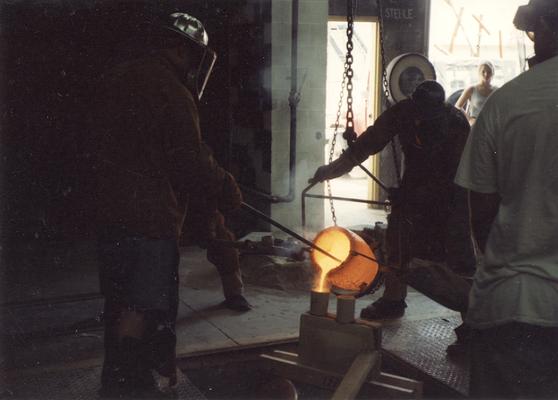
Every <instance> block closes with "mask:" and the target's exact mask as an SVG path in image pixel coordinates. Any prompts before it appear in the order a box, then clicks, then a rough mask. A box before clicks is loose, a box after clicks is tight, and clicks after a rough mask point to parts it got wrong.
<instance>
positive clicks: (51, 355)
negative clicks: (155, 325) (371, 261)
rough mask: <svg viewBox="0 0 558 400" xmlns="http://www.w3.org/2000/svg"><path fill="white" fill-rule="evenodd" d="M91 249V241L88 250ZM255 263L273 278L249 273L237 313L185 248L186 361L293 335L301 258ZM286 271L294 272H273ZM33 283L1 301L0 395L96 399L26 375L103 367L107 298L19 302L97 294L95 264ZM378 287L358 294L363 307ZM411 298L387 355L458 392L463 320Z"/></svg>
mask: <svg viewBox="0 0 558 400" xmlns="http://www.w3.org/2000/svg"><path fill="white" fill-rule="evenodd" d="M87 249H88V247H87V246H85V247H84V249H83V252H87V251H88V250H87ZM89 250H90V248H89ZM252 263H253V264H256V268H254V266H253V265H252V267H251V268H250V270H251V271H254V270H257V271H259V272H258V274H259V275H258V280H259V281H260V282H263V284H264V285H267V286H261V285H257V286H256V285H255V284H253V283H251V281H252V280H253V278H250V279H247V281H248V283H247V284H246V289H245V294H246V297H247V298H248V300H249V301H250V302H251V304H252V305H253V306H254V308H253V310H251V311H249V312H246V313H238V312H234V311H231V310H228V309H226V308H223V307H222V306H221V305H220V303H221V301H222V294H221V286H220V282H219V278H218V275H217V273H216V270H215V268H214V267H213V266H212V265H211V264H209V263H208V262H207V261H206V260H205V253H204V251H203V250H200V249H198V248H197V247H185V248H183V249H182V254H181V264H180V279H181V283H180V309H179V316H178V323H177V334H178V348H177V351H178V355H179V357H180V358H181V359H187V358H188V357H193V356H199V355H203V354H212V353H216V352H219V351H224V350H234V349H248V348H254V347H258V346H265V345H273V344H281V343H285V342H295V341H296V339H297V337H298V326H299V318H300V314H301V313H304V312H306V311H308V309H309V292H308V290H307V289H305V288H304V286H303V285H301V284H300V282H295V281H293V280H296V279H297V278H296V276H297V275H296V274H294V275H293V269H295V270H297V269H300V268H298V266H297V264H296V263H295V264H294V266H293V265H291V264H289V265H281V264H277V263H270V260H269V259H267V258H266V257H261V258H259V259H256V260H252ZM287 269H288V270H290V272H289V273H290V274H291V275H290V278H289V277H287V278H285V279H283V280H281V279H277V276H280V275H282V274H283V272H282V271H283V270H287ZM247 270H248V268H247ZM266 274H268V275H273V279H266V278H265V277H266ZM293 277H294V278H293ZM36 282H37V283H36V284H35V287H24V286H23V285H22V286H21V287H14V288H12V289H13V292H12V293H11V294H10V293H9V292H10V291H9V290H7V292H6V293H5V294H6V295H7V296H6V297H5V298H10V299H11V303H12V305H11V306H8V307H3V308H2V309H1V314H0V315H1V318H2V327H3V328H2V331H3V334H2V338H3V351H2V358H1V359H0V361H1V367H2V371H1V372H2V373H1V374H0V379H2V380H3V381H2V382H0V384H1V386H0V389H1V390H0V398H4V397H7V398H13V399H15V398H26V399H27V398H37V399H43V398H45V399H46V398H53V399H58V398H78V397H79V398H90V397H88V396H77V397H76V396H75V392H73V393H74V394H72V395H68V393H66V394H65V395H64V394H63V393H65V392H64V390H68V389H67V388H66V389H64V388H62V387H55V388H54V389H52V392H48V391H46V389H45V387H44V384H40V385H39V384H37V385H36V386H33V384H29V381H28V380H26V376H30V375H32V376H34V377H38V376H41V374H43V375H44V374H51V375H52V374H54V376H56V374H59V375H60V376H66V378H67V377H68V376H69V375H68V373H70V372H72V373H75V371H76V370H79V368H90V369H91V368H97V370H96V371H98V366H100V365H101V362H102V330H101V329H100V325H99V323H98V321H96V320H95V318H96V317H97V316H98V315H99V313H100V311H101V310H102V302H101V299H99V298H96V297H92V298H87V297H85V298H83V299H81V300H80V301H73V302H60V303H54V304H45V303H44V302H39V303H36V304H34V303H29V302H23V303H18V300H19V301H21V300H22V298H23V297H25V295H26V293H27V295H29V294H33V293H34V294H39V297H42V298H48V297H55V296H56V295H58V296H60V294H61V293H62V294H64V293H65V294H77V293H94V292H96V291H97V278H96V270H95V269H94V268H93V266H89V267H87V268H86V269H85V270H82V271H81V272H80V274H79V276H72V274H69V273H67V271H66V273H64V274H63V275H60V276H57V274H56V272H55V271H53V273H52V274H50V275H49V276H46V277H45V279H43V280H41V281H36ZM270 286H273V287H270ZM380 292H381V290H380ZM379 294H380V293H376V294H375V295H369V296H365V297H363V298H360V299H358V300H357V305H356V308H357V310H356V311H357V313H359V312H360V309H362V308H363V307H365V306H366V305H367V304H369V303H370V302H371V300H373V299H374V298H377V297H378V296H379ZM8 296H10V297H8ZM18 297H21V298H20V299H18ZM407 303H408V308H407V311H406V313H405V315H404V316H403V317H402V318H401V319H398V320H394V321H390V322H386V324H385V329H384V350H385V352H386V360H387V359H391V360H392V361H394V360H395V361H397V362H400V363H402V364H401V365H407V366H409V365H411V367H410V369H408V373H409V374H410V375H412V377H415V378H421V377H422V378H424V376H426V375H428V377H427V379H433V380H434V381H440V382H441V383H442V384H447V385H449V386H452V385H453V388H452V389H451V390H453V392H452V391H451V390H450V392H449V393H455V395H456V396H458V395H463V394H466V391H467V388H466V378H467V377H466V366H463V364H459V363H458V364H455V362H454V361H452V360H449V359H448V358H447V357H446V355H445V351H444V350H445V346H446V345H447V344H449V343H451V342H452V341H453V340H454V336H453V331H452V329H453V328H454V327H455V326H457V325H458V324H459V323H460V319H459V315H458V314H456V313H455V312H453V311H451V310H448V309H446V308H444V307H442V306H440V305H438V304H436V303H434V302H432V301H431V300H429V299H428V298H426V297H424V296H423V295H421V294H420V293H417V292H415V291H413V290H411V291H410V293H409V296H408V298H407ZM330 311H334V301H332V302H330ZM421 338H423V339H424V340H422V339H421ZM421 340H422V341H421ZM432 346H434V347H432ZM433 349H434V350H433ZM413 363H414V364H415V366H414V367H413V365H412V364H413ZM444 363H445V364H444ZM448 363H449V364H448ZM444 365H445V367H444ZM442 367H443V368H445V369H443V368H442ZM456 368H457V369H456ZM56 371H58V372H56ZM417 374H418V375H417ZM421 374H422V375H421ZM424 374H426V375H424ZM44 376H47V375H44ZM48 376H50V375H48ZM456 376H457V378H456ZM49 379H50V378H49ZM54 379H56V378H54ZM456 379H457V381H456ZM50 381H52V379H50ZM77 386H78V387H77V388H76V387H74V388H73V389H72V390H74V391H76V390H77V391H78V392H79V391H91V390H93V389H92V388H91V387H87V385H82V386H80V385H77ZM89 386H91V385H89ZM57 390H58V391H59V392H57ZM2 392H3V393H2Z"/></svg>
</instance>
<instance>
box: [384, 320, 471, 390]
mask: <svg viewBox="0 0 558 400" xmlns="http://www.w3.org/2000/svg"><path fill="white" fill-rule="evenodd" d="M460 323H461V318H460V317H459V316H455V317H443V318H441V317H438V318H433V319H426V320H417V321H405V322H403V323H401V324H397V325H395V324H394V325H384V327H383V338H382V348H383V350H384V354H385V355H386V356H387V357H384V358H386V362H387V361H388V360H390V359H391V361H392V362H393V361H394V362H395V363H398V364H399V367H400V368H401V367H402V366H403V368H404V369H405V370H406V371H407V372H409V373H412V375H414V376H413V378H415V379H419V380H423V381H425V380H427V381H428V380H433V381H435V382H438V383H439V384H441V385H443V386H446V387H448V388H449V389H451V390H452V391H454V392H456V393H455V394H456V395H462V396H467V394H468V391H469V387H468V386H469V384H468V382H469V365H468V362H467V359H466V357H451V358H450V357H449V356H448V355H447V354H446V348H447V346H448V345H449V344H451V343H453V342H454V341H455V334H454V332H453V330H454V328H456V327H457V326H458V325H459V324H460ZM413 370H414V371H413ZM426 385H428V382H425V386H426Z"/></svg>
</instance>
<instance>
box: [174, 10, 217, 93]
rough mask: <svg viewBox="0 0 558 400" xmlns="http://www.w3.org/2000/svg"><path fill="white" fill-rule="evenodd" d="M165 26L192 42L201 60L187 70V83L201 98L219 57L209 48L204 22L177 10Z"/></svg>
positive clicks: (192, 46) (197, 57) (198, 58)
mask: <svg viewBox="0 0 558 400" xmlns="http://www.w3.org/2000/svg"><path fill="white" fill-rule="evenodd" d="M165 28H166V29H169V30H171V31H173V32H176V33H177V34H179V35H180V36H183V37H185V38H187V40H188V42H189V43H190V44H191V46H189V47H190V48H192V49H194V52H195V53H196V54H195V55H196V57H195V58H196V62H198V60H199V62H198V64H197V65H193V66H192V68H191V69H190V70H189V71H188V72H187V76H186V85H187V86H188V87H189V88H190V89H192V90H194V91H195V92H196V95H197V96H198V99H201V97H202V95H203V91H204V89H205V86H206V85H207V81H208V80H209V77H210V75H211V71H212V70H213V65H214V64H215V60H216V59H217V54H216V53H215V51H213V50H212V49H211V48H209V38H208V36H207V32H206V31H205V28H204V27H203V24H202V23H201V22H200V21H199V20H198V19H197V18H195V17H192V16H191V15H189V14H186V13H180V12H176V13H173V14H171V15H169V18H168V23H167V25H165Z"/></svg>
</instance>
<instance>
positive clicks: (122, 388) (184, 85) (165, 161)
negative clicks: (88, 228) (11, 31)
mask: <svg viewBox="0 0 558 400" xmlns="http://www.w3.org/2000/svg"><path fill="white" fill-rule="evenodd" d="M145 26H146V27H147V28H146V30H147V32H148V33H147V34H146V35H145V36H144V37H143V40H140V39H138V43H136V44H135V47H134V44H133V41H130V40H129V41H128V42H127V45H125V46H123V47H122V48H121V49H120V51H119V54H117V56H116V58H115V61H114V62H113V63H112V64H111V65H109V66H108V68H107V69H106V71H104V72H103V74H102V75H101V77H100V79H99V81H98V82H97V83H96V85H95V86H96V93H95V96H94V99H93V103H92V106H91V119H90V122H91V132H92V138H93V140H92V143H93V145H92V146H93V151H92V155H93V157H94V160H95V169H96V173H95V180H96V198H95V204H96V209H97V212H96V222H97V225H98V239H99V261H100V264H101V266H100V283H101V291H102V293H103V295H104V296H105V312H104V324H105V360H104V365H103V372H102V389H101V392H100V393H101V395H102V396H105V397H123V396H124V397H127V396H130V397H134V396H144V397H145V396H146V395H147V396H149V395H150V394H153V395H155V394H154V392H155V391H156V385H155V381H154V378H153V375H152V372H153V371H156V372H158V373H159V374H161V375H163V376H165V377H167V378H169V382H170V384H171V385H173V384H174V383H175V382H176V366H175V347H176V334H175V322H176V314H177V308H178V273H177V268H178V263H179V252H178V238H179V236H180V234H181V230H182V225H183V222H184V219H185V215H186V212H187V207H188V202H189V198H190V197H193V196H197V195H199V194H203V195H204V196H205V198H207V199H210V200H211V201H208V203H207V205H208V207H209V206H212V207H213V208H212V209H211V210H210V211H211V212H209V211H208V212H207V215H214V213H217V212H220V213H227V212H229V211H232V210H234V209H236V208H238V207H239V206H240V203H241V201H242V196H241V194H240V191H239V190H238V186H237V185H236V182H235V180H234V178H233V177H232V176H231V175H230V174H229V173H228V172H226V171H225V170H223V169H222V168H221V167H220V166H219V165H218V164H217V162H216V161H215V160H214V158H213V156H212V154H211V152H210V151H209V149H208V148H207V146H205V145H204V143H203V142H202V139H201V135H200V127H199V117H198V110H197V102H198V100H199V99H200V98H201V96H202V94H203V91H204V88H205V85H206V83H207V81H208V79H209V76H210V74H211V69H212V67H213V64H214V62H215V58H216V56H215V53H214V52H213V51H212V50H211V49H210V48H209V47H208V37H207V33H206V32H205V29H204V27H203V25H202V24H201V22H200V21H198V20H197V19H196V18H194V17H192V16H190V15H188V14H185V13H174V14H172V15H170V16H169V17H168V18H167V19H166V20H165V21H158V20H156V21H150V22H149V23H148V24H146V25H145ZM131 49H133V50H131ZM208 231H211V230H208ZM203 236H207V235H203Z"/></svg>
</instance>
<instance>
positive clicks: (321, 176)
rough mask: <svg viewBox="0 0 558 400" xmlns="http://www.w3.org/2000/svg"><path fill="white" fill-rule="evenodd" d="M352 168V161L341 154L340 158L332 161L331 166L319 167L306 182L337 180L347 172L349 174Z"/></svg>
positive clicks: (344, 154)
mask: <svg viewBox="0 0 558 400" xmlns="http://www.w3.org/2000/svg"><path fill="white" fill-rule="evenodd" d="M354 166H355V164H354V162H353V161H352V159H351V158H350V157H349V156H348V155H347V154H346V153H343V154H342V155H341V157H339V158H338V159H337V160H335V161H333V162H332V163H331V164H327V165H322V166H321V167H319V168H318V169H317V170H316V172H315V173H314V177H313V178H312V179H309V180H308V182H309V183H317V182H323V181H326V180H331V179H335V178H338V177H340V176H342V175H345V174H346V173H347V172H350V171H351V170H352V169H353V167H354Z"/></svg>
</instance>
